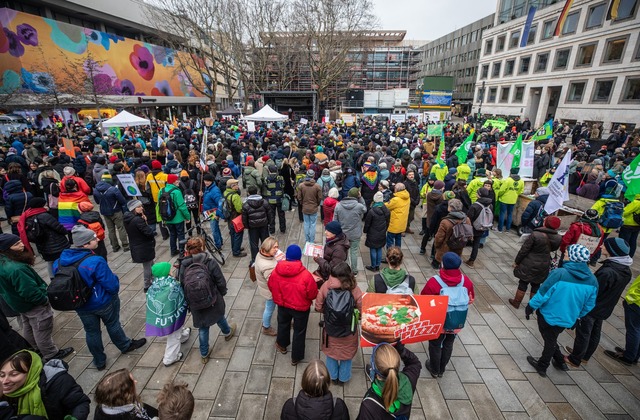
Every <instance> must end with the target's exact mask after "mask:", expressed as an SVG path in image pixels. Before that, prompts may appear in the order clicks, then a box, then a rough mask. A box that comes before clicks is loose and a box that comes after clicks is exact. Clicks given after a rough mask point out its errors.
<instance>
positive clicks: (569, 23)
mask: <svg viewBox="0 0 640 420" xmlns="http://www.w3.org/2000/svg"><path fill="white" fill-rule="evenodd" d="M579 20H580V11H577V12H573V13H569V15H568V16H567V20H565V21H564V25H563V26H562V35H569V34H575V33H576V30H577V29H578V21H579Z"/></svg>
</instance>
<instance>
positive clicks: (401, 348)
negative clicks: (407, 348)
mask: <svg viewBox="0 0 640 420" xmlns="http://www.w3.org/2000/svg"><path fill="white" fill-rule="evenodd" d="M394 345H395V347H396V351H397V352H398V354H402V352H403V351H404V344H402V341H400V339H399V338H398V339H397V340H396V342H395V343H394Z"/></svg>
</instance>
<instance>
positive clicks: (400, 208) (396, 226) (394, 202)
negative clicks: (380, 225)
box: [385, 190, 411, 233]
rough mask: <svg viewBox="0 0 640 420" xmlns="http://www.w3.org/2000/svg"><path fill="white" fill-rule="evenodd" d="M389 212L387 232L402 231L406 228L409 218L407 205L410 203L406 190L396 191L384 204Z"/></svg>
mask: <svg viewBox="0 0 640 420" xmlns="http://www.w3.org/2000/svg"><path fill="white" fill-rule="evenodd" d="M385 205H386V206H387V208H388V209H389V211H390V212H391V219H390V221H389V228H388V229H387V230H388V232H389V233H402V232H404V231H405V230H406V229H407V220H408V219H409V207H410V205H411V202H410V198H409V193H408V192H407V190H402V191H398V192H397V193H395V194H394V195H393V198H391V200H389V202H388V203H386V204H385Z"/></svg>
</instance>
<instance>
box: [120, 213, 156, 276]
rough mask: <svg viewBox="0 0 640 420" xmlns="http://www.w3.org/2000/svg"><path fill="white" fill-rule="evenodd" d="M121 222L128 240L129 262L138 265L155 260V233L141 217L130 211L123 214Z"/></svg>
mask: <svg viewBox="0 0 640 420" xmlns="http://www.w3.org/2000/svg"><path fill="white" fill-rule="evenodd" d="M122 222H123V224H124V228H125V230H126V231H127V237H128V238H129V250H130V251H131V260H132V261H133V262H134V263H138V264H141V263H143V262H147V261H153V260H154V259H155V258H156V240H155V235H154V234H155V232H154V231H153V230H151V228H150V227H149V225H148V224H147V222H146V221H145V220H144V219H143V218H142V217H141V216H138V215H137V214H135V213H133V212H130V211H128V212H126V213H125V214H124V216H123V218H122Z"/></svg>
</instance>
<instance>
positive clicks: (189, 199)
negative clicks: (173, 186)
mask: <svg viewBox="0 0 640 420" xmlns="http://www.w3.org/2000/svg"><path fill="white" fill-rule="evenodd" d="M193 183H194V181H193V179H190V180H189V185H188V186H187V185H184V183H182V182H180V187H181V189H182V193H183V194H184V203H185V204H186V205H187V208H188V209H189V210H197V209H198V207H199V203H198V199H197V198H196V193H195V192H194V191H193Z"/></svg>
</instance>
